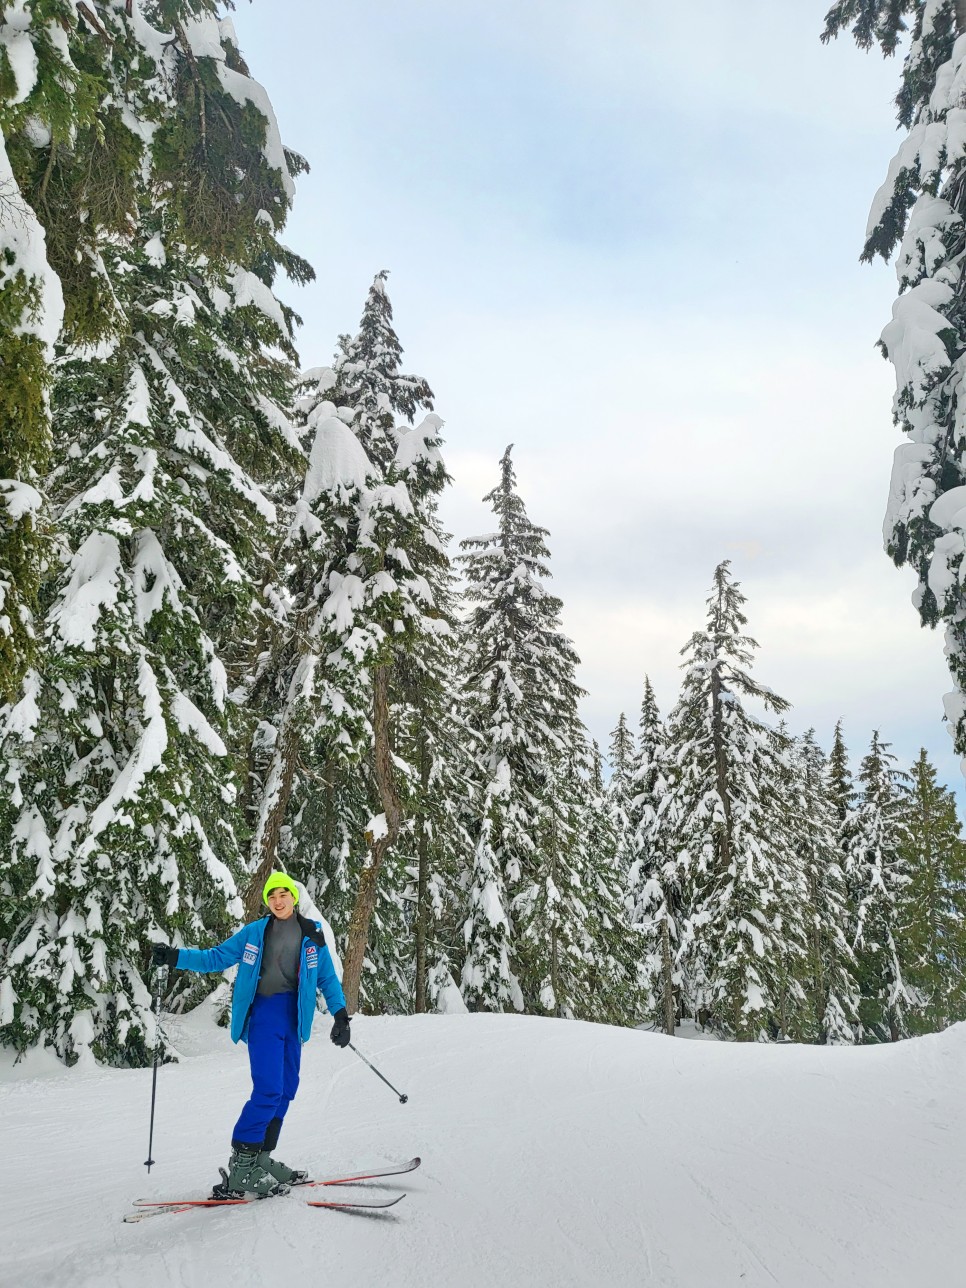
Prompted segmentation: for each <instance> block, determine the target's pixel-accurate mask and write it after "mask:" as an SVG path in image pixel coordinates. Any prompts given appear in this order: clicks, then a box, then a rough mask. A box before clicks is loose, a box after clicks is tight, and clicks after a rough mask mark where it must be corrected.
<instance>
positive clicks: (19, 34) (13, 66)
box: [0, 0, 38, 105]
mask: <svg viewBox="0 0 966 1288" xmlns="http://www.w3.org/2000/svg"><path fill="white" fill-rule="evenodd" d="M2 19H3V21H2V22H0V47H2V48H3V50H4V52H5V53H6V55H7V58H8V60H9V62H10V70H11V71H12V72H13V79H14V83H15V84H16V86H17V89H16V92H15V93H14V95H13V97H12V98H10V99H8V100H7V101H8V102H9V103H10V104H11V105H13V104H16V103H22V102H24V100H25V99H26V98H27V97H28V96H29V94H30V91H31V90H32V89H33V87H34V85H35V84H36V82H37V70H38V63H37V53H36V51H35V49H34V46H33V41H32V40H31V39H30V31H29V28H30V22H31V15H30V12H29V11H28V10H27V0H8V3H7V4H5V5H4V7H3V13H2Z"/></svg>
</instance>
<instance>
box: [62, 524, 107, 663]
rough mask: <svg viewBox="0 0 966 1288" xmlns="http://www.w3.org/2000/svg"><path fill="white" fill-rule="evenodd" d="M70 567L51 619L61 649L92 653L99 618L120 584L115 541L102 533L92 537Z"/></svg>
mask: <svg viewBox="0 0 966 1288" xmlns="http://www.w3.org/2000/svg"><path fill="white" fill-rule="evenodd" d="M71 565H72V571H71V578H70V582H69V583H68V586H67V589H66V590H65V591H64V595H63V598H62V599H61V602H60V603H59V604H58V605H57V606H56V607H55V608H54V609H53V611H52V613H51V619H52V621H53V622H55V623H56V627H57V633H58V635H59V636H60V638H61V640H62V641H63V643H64V645H66V646H68V647H75V648H83V649H86V650H87V651H88V652H93V651H94V648H95V647H96V642H97V628H98V625H99V623H100V620H101V615H102V613H104V612H106V611H109V610H110V609H112V608H113V607H114V606H115V604H116V603H117V599H118V593H119V589H120V584H121V581H122V580H123V574H122V572H121V550H120V546H119V545H118V543H117V539H116V538H115V537H112V536H110V535H109V534H108V533H106V532H94V533H92V534H91V535H90V536H89V537H88V538H87V540H86V541H84V542H83V544H82V545H81V546H80V547H79V549H78V550H77V553H76V554H75V555H74V557H73V559H72V561H71Z"/></svg>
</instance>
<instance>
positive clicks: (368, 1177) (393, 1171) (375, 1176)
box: [292, 1157, 423, 1189]
mask: <svg viewBox="0 0 966 1288" xmlns="http://www.w3.org/2000/svg"><path fill="white" fill-rule="evenodd" d="M422 1161H423V1160H422V1159H421V1158H418V1157H417V1158H411V1159H410V1160H409V1162H408V1163H399V1164H396V1165H394V1166H392V1167H384V1168H382V1169H379V1170H376V1171H369V1172H354V1173H353V1174H352V1175H351V1176H331V1177H329V1178H328V1179H326V1180H323V1181H299V1182H298V1183H297V1184H296V1185H293V1187H292V1188H293V1189H304V1188H306V1187H308V1186H311V1185H352V1184H353V1183H354V1182H355V1181H375V1180H379V1179H380V1178H381V1177H383V1176H405V1175H406V1173H407V1172H415V1170H416V1168H417V1167H419V1165H420V1163H422Z"/></svg>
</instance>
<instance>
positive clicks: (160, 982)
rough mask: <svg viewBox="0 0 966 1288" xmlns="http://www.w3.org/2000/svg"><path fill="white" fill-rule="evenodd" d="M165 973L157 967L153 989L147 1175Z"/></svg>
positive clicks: (152, 1133) (149, 1171) (152, 1140)
mask: <svg viewBox="0 0 966 1288" xmlns="http://www.w3.org/2000/svg"><path fill="white" fill-rule="evenodd" d="M167 974H168V968H167V967H166V966H159V967H158V975H157V984H156V986H155V990H154V1071H153V1073H152V1074H151V1127H150V1129H149V1131H148V1158H147V1162H146V1163H145V1164H144V1166H145V1167H146V1168H147V1169H148V1175H149V1176H150V1175H151V1168H152V1167H153V1165H154V1159H153V1158H152V1157H151V1148H152V1146H153V1145H154V1101H155V1097H156V1095H157V1090H158V1054H159V1052H160V1050H161V990H162V988H163V986H164V981H165V978H166V977H167Z"/></svg>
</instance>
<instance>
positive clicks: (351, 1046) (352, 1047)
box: [349, 1042, 409, 1105]
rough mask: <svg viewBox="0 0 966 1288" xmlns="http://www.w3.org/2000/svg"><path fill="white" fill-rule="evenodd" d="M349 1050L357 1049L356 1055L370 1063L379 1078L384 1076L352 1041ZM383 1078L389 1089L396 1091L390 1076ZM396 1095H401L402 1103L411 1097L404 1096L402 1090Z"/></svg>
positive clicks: (400, 1101) (400, 1100)
mask: <svg viewBox="0 0 966 1288" xmlns="http://www.w3.org/2000/svg"><path fill="white" fill-rule="evenodd" d="M349 1050H350V1051H355V1053H356V1055H357V1056H358V1057H359V1059H360V1060H361V1061H362V1063H363V1064H368V1065H369V1068H370V1069H371V1070H372V1072H373V1073H374V1074H375V1075H376V1077H377V1078H382V1074H381V1073H380V1072H379V1070H378V1069H377V1068H376V1066H375V1065H374V1064H369V1061H368V1060H367V1059H366V1057H365V1056H364V1055H363V1054H362V1052H361V1051H360V1050H359V1049H358V1048H357V1047H354V1046H353V1045H352V1043H351V1042H350V1043H349ZM382 1080H383V1082H384V1083H385V1084H386V1086H387V1087H388V1088H389V1090H390V1091H396V1088H395V1087H394V1086H393V1085H392V1083H391V1082H390V1081H389V1079H388V1078H382ZM396 1095H397V1096H398V1097H399V1103H400V1104H401V1105H404V1104H405V1103H406V1101H407V1100H408V1099H409V1097H408V1096H404V1095H403V1094H402V1092H401V1091H396Z"/></svg>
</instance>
